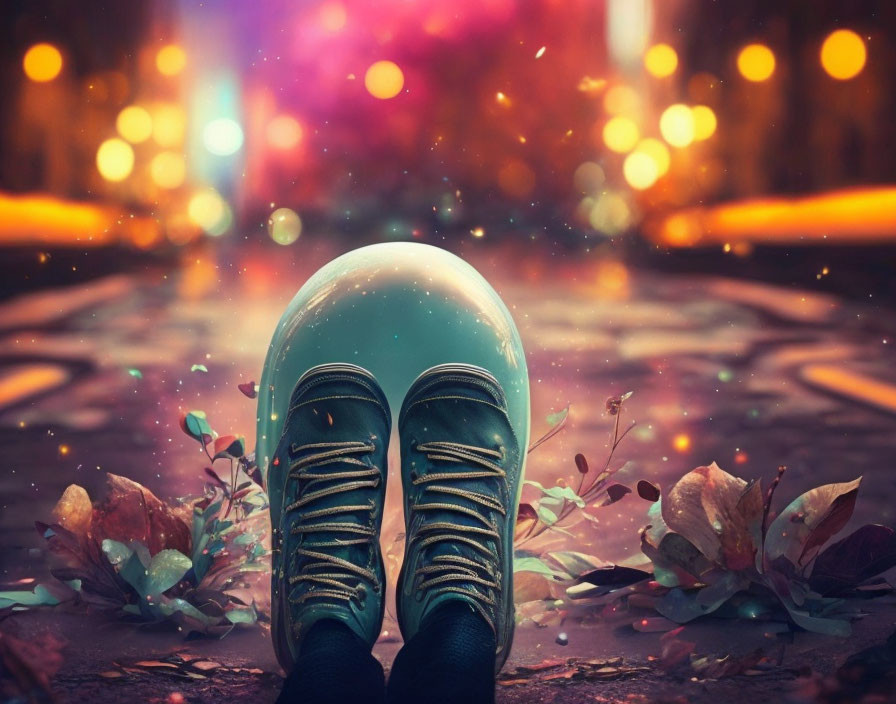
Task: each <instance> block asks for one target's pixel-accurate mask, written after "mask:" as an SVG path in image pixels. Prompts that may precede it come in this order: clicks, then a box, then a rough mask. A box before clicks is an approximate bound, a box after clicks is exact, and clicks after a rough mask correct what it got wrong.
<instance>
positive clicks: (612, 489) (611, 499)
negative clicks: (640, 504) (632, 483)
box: [601, 484, 632, 506]
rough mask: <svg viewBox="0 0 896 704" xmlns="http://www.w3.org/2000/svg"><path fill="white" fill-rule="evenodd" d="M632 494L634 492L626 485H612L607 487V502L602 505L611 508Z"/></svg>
mask: <svg viewBox="0 0 896 704" xmlns="http://www.w3.org/2000/svg"><path fill="white" fill-rule="evenodd" d="M631 493H632V490H631V489H629V488H628V487H627V486H625V485H624V484H610V486H608V487H607V500H606V501H604V503H603V504H601V505H602V506H609V505H610V504H615V503H616V502H617V501H619V500H620V499H621V498H622V497H623V496H625V495H626V494H631Z"/></svg>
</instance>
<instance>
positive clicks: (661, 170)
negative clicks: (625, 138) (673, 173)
mask: <svg viewBox="0 0 896 704" xmlns="http://www.w3.org/2000/svg"><path fill="white" fill-rule="evenodd" d="M635 151H638V152H641V153H643V154H646V155H647V156H649V157H650V158H651V159H653V163H654V164H656V175H657V178H659V177H660V176H663V175H664V174H666V172H668V171H669V164H670V163H671V161H672V160H671V158H670V157H669V149H668V148H667V147H666V145H665V144H663V143H662V142H661V141H660V140H658V139H654V138H653V137H648V138H647V139H642V140H641V141H640V142H638V146H637V147H635Z"/></svg>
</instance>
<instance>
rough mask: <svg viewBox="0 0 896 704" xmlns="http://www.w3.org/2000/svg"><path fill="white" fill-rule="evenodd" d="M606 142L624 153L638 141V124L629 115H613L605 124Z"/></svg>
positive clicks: (615, 149)
mask: <svg viewBox="0 0 896 704" xmlns="http://www.w3.org/2000/svg"><path fill="white" fill-rule="evenodd" d="M603 136H604V144H606V145H607V146H608V147H609V148H610V149H612V150H613V151H614V152H619V153H620V154H624V153H625V152H627V151H631V149H632V148H633V147H634V146H635V145H636V144H637V143H638V137H640V134H639V133H638V125H636V124H635V122H634V120H630V119H629V118H627V117H613V118H610V120H608V121H607V124H605V125H604V131H603Z"/></svg>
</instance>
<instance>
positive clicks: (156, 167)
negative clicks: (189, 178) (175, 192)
mask: <svg viewBox="0 0 896 704" xmlns="http://www.w3.org/2000/svg"><path fill="white" fill-rule="evenodd" d="M149 175H150V176H151V177H152V180H153V183H155V184H156V185H157V186H158V187H159V188H178V187H180V186H181V185H182V184H183V182H184V179H185V178H186V175H187V164H186V161H185V160H184V157H183V155H182V154H178V153H176V152H159V153H158V154H156V155H155V156H154V157H153V158H152V161H151V162H150V163H149Z"/></svg>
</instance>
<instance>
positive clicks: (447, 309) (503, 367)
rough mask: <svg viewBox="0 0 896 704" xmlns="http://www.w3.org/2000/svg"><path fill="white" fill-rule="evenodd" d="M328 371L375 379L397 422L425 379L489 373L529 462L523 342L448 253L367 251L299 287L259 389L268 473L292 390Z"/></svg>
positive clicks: (491, 294)
mask: <svg viewBox="0 0 896 704" xmlns="http://www.w3.org/2000/svg"><path fill="white" fill-rule="evenodd" d="M329 362H350V363H352V364H357V365H360V366H362V367H364V368H365V369H367V370H368V371H370V372H371V373H373V375H374V376H375V377H376V378H377V380H378V381H379V383H380V385H381V386H382V388H383V391H384V392H385V394H386V397H387V399H388V401H389V405H390V407H391V410H392V414H393V418H394V417H396V416H397V415H398V412H399V410H400V409H401V403H402V400H403V399H404V395H405V393H407V390H408V388H409V387H410V385H411V384H412V383H413V381H414V379H415V378H416V377H417V376H418V375H419V374H420V373H421V372H423V371H425V370H426V369H428V368H430V367H432V366H434V365H436V364H445V363H450V362H460V363H466V364H475V365H478V366H481V367H485V368H486V369H488V370H489V371H490V372H491V373H492V374H494V376H495V377H497V379H498V381H499V382H500V383H501V385H502V386H503V388H504V391H505V393H506V394H507V402H508V410H509V415H510V421H511V425H512V426H513V428H514V430H515V431H516V438H517V443H518V448H519V450H520V453H521V456H523V457H525V454H526V447H527V446H528V442H529V379H528V374H527V370H526V357H525V355H524V353H523V347H522V343H521V341H520V336H519V333H518V332H517V329H516V326H515V325H514V322H513V319H512V318H511V317H510V313H509V312H508V311H507V308H506V307H505V306H504V303H503V302H502V301H501V299H500V298H499V297H498V295H497V294H496V293H495V291H494V289H492V287H491V286H489V284H488V282H487V281H486V280H485V279H483V278H482V276H480V275H479V273H478V272H476V270H475V269H473V267H471V266H470V265H469V264H467V263H466V262H464V261H463V260H462V259H460V258H458V257H456V256H454V255H453V254H450V253H449V252H446V251H444V250H442V249H438V248H437V247H432V246H429V245H424V244H419V243H416V242H389V243H382V244H376V245H372V246H370V247H363V248H361V249H357V250H355V251H353V252H349V253H348V254H344V255H343V256H341V257H339V258H338V259H335V260H333V261H332V262H330V263H329V264H327V265H326V266H324V267H323V268H322V269H320V270H319V271H318V272H317V273H316V274H314V275H313V276H312V277H311V278H310V279H309V280H308V281H307V282H306V283H305V284H304V285H303V286H302V288H301V289H300V290H299V292H298V293H297V294H296V296H295V298H293V299H292V302H291V303H290V304H289V306H288V307H287V309H286V311H285V312H284V314H283V316H282V317H281V318H280V322H279V324H278V325H277V329H276V331H275V332H274V335H273V339H272V340H271V344H270V347H269V348H268V354H267V359H266V360H265V364H264V372H263V373H262V377H261V382H260V384H259V394H258V434H257V458H258V464H259V467H261V468H262V471H263V472H265V473H266V472H267V463H268V461H269V459H270V456H271V453H272V452H273V450H274V448H275V446H276V444H277V441H278V440H279V439H280V434H281V432H282V429H283V419H285V418H286V415H287V412H288V410H289V409H288V404H289V399H290V395H291V394H292V390H293V388H294V387H295V384H296V381H297V380H298V378H299V377H300V376H301V375H302V374H303V373H304V372H305V371H306V370H308V369H309V368H310V367H313V366H315V365H317V364H325V363H329ZM395 425H396V426H397V423H395ZM394 471H396V468H395V467H394V465H393V466H392V467H391V469H390V474H391V473H392V472H394Z"/></svg>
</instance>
